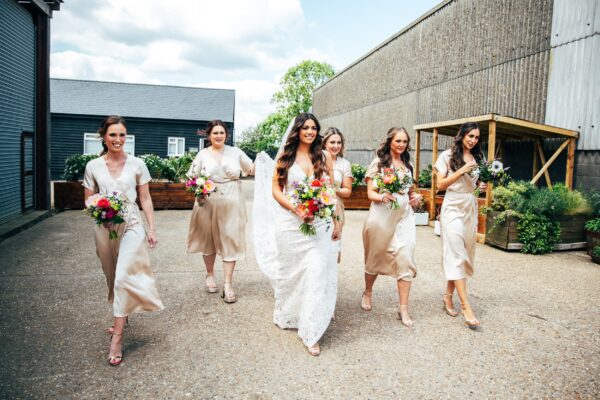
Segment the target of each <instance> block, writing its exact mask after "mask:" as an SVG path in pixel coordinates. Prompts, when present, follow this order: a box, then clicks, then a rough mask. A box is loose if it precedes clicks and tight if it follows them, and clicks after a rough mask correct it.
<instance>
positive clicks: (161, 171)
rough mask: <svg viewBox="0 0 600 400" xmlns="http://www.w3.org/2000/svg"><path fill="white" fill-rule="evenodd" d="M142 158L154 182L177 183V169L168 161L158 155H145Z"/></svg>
mask: <svg viewBox="0 0 600 400" xmlns="http://www.w3.org/2000/svg"><path fill="white" fill-rule="evenodd" d="M140 158H141V159H142V160H144V163H145V164H146V167H148V171H150V176H151V177H152V179H153V180H159V179H166V180H168V181H171V182H175V181H176V179H177V178H176V175H175V169H173V167H171V166H170V165H169V163H168V162H167V161H166V160H164V159H162V158H160V157H159V156H157V155H156V154H144V155H142V156H140Z"/></svg>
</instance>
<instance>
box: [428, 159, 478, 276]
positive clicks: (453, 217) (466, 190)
mask: <svg viewBox="0 0 600 400" xmlns="http://www.w3.org/2000/svg"><path fill="white" fill-rule="evenodd" d="M451 158H452V152H451V150H446V151H444V152H442V153H441V154H440V156H439V157H438V159H437V161H436V163H435V165H434V168H435V170H436V171H437V176H438V177H439V178H445V177H447V176H448V175H449V174H450V173H452V171H451V168H450V159H451ZM478 178H479V177H478V176H477V175H476V174H463V175H462V176H461V177H460V178H459V179H458V180H457V181H456V182H454V183H453V184H452V185H450V186H449V187H448V188H447V189H446V194H445V196H444V201H443V203H442V210H441V214H440V224H441V236H442V263H443V265H444V273H445V275H446V279H447V280H450V281H452V280H459V279H464V278H466V276H467V275H473V265H474V264H473V263H474V260H475V243H476V239H477V199H476V198H475V195H474V191H475V188H476V187H477V180H478Z"/></svg>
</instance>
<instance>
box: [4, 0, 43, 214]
mask: <svg viewBox="0 0 600 400" xmlns="http://www.w3.org/2000/svg"><path fill="white" fill-rule="evenodd" d="M0 54H1V56H0V143H2V144H1V145H0V223H2V222H5V221H7V220H10V219H12V218H15V217H17V216H19V215H21V133H22V132H23V131H29V132H33V131H34V126H35V115H34V112H35V27H34V24H33V19H32V17H31V14H30V13H29V12H28V11H26V10H25V9H24V8H23V7H22V6H21V5H19V4H17V2H15V1H4V0H3V1H0Z"/></svg>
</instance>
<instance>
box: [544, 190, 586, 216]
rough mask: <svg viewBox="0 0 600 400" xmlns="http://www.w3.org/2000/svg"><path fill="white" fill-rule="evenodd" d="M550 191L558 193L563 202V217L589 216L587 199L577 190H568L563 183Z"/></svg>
mask: <svg viewBox="0 0 600 400" xmlns="http://www.w3.org/2000/svg"><path fill="white" fill-rule="evenodd" d="M552 191H553V192H556V193H558V194H559V195H560V196H561V197H562V198H563V200H564V202H565V210H564V215H590V214H591V213H592V207H591V206H590V203H589V201H588V199H587V198H586V197H585V196H584V195H583V193H581V192H580V191H577V190H569V189H568V188H567V187H566V186H565V185H564V184H563V183H557V184H556V185H554V186H553V187H552Z"/></svg>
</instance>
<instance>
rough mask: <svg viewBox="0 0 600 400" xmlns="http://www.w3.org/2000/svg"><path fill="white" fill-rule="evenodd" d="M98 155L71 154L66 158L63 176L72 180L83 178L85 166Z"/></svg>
mask: <svg viewBox="0 0 600 400" xmlns="http://www.w3.org/2000/svg"><path fill="white" fill-rule="evenodd" d="M97 157H98V155H97V154H73V155H71V156H69V157H68V158H67V159H66V160H65V171H64V172H63V178H64V179H65V180H67V181H70V182H74V181H78V180H80V179H83V174H84V173H85V166H86V165H87V163H88V162H90V161H91V160H93V159H94V158H97Z"/></svg>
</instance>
